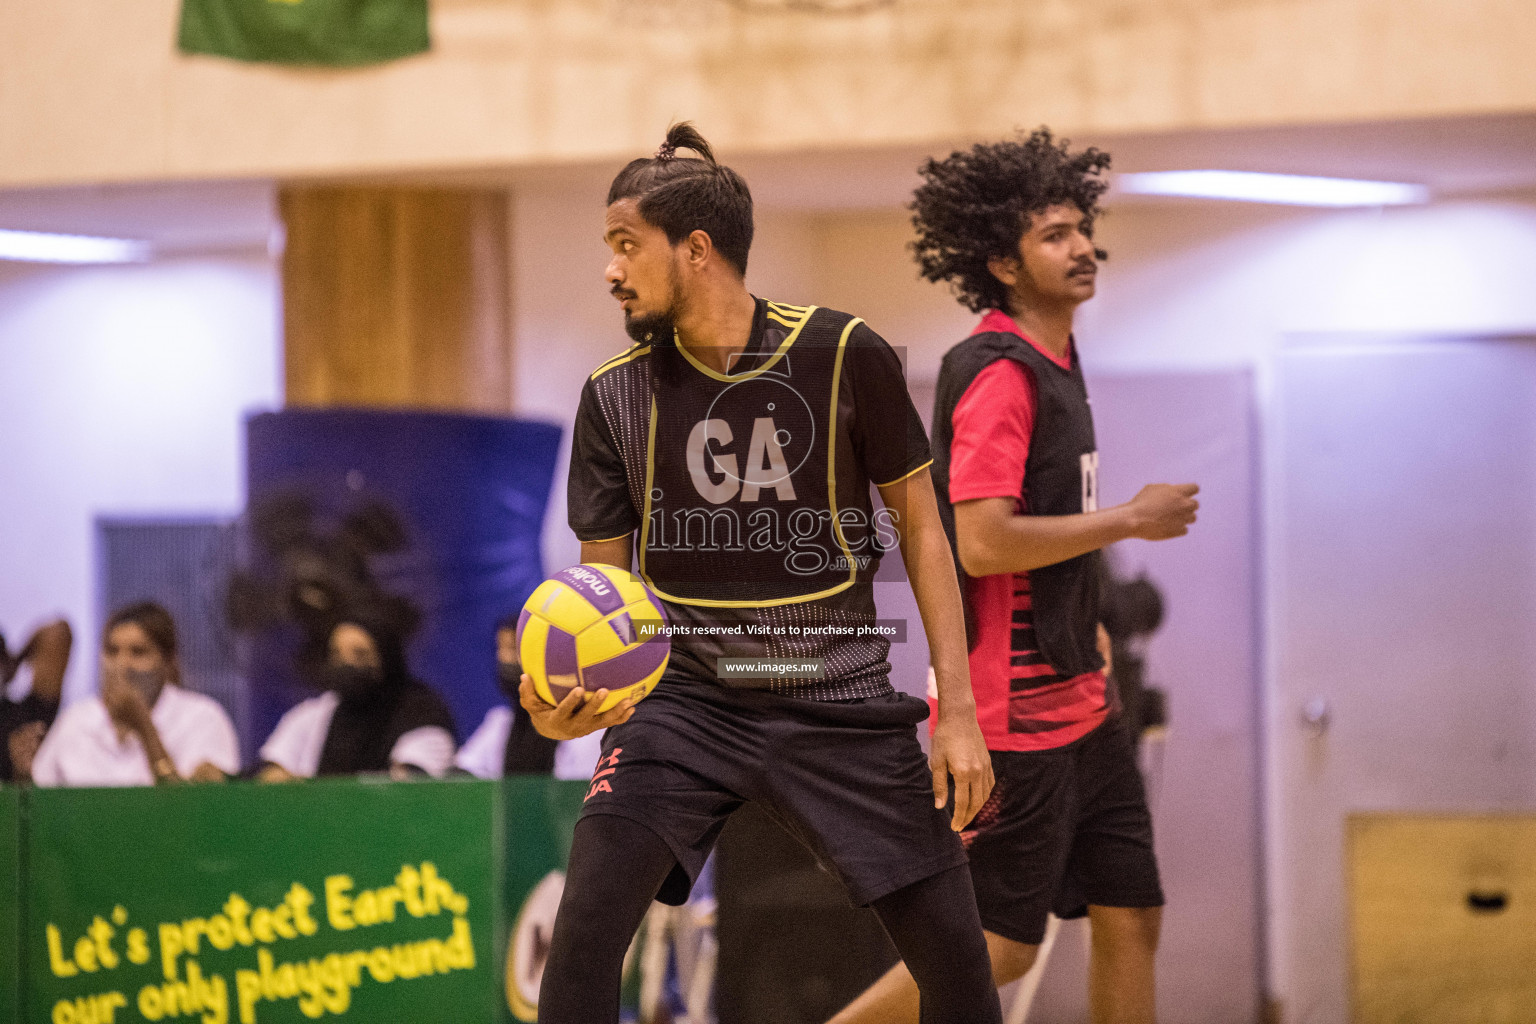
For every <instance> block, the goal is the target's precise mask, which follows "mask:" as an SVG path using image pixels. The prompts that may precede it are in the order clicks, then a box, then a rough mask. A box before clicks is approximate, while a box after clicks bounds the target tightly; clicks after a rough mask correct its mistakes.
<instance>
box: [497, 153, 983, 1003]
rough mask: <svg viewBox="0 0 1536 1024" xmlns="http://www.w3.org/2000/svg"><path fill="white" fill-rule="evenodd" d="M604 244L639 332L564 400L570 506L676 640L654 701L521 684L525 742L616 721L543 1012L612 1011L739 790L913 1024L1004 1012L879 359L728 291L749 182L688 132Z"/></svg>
mask: <svg viewBox="0 0 1536 1024" xmlns="http://www.w3.org/2000/svg"><path fill="white" fill-rule="evenodd" d="M678 150H690V151H692V152H693V153H694V154H696V156H695V157H686V158H685V157H679V156H678V155H677V151H678ZM604 237H605V240H606V241H607V243H608V245H609V247H610V249H611V250H612V252H613V257H612V259H611V261H610V262H609V264H608V270H607V280H608V283H609V286H610V289H611V290H612V292H613V294H614V296H615V298H617V299H618V300H619V302H620V304H621V306H622V308H623V312H624V322H625V329H626V330H627V332H628V333H629V334H630V336H631V337H632V338H633V339H634V340H635V344H634V345H633V346H632V347H631V348H630V349H628V350H627V351H625V352H624V353H622V354H620V355H618V356H615V357H614V358H613V359H610V360H608V361H607V362H605V363H604V364H602V365H601V366H599V367H598V368H597V370H596V372H594V373H593V374H592V376H591V377H590V378H589V380H588V381H587V384H586V386H585V387H584V388H583V391H582V396H581V405H580V408H579V410H578V412H577V418H576V425H575V432H574V439H573V447H572V456H571V475H570V482H569V507H570V522H571V526H572V529H573V530H574V531H575V533H576V535H577V537H578V538H579V539H580V540H581V542H582V544H581V556H582V561H583V562H585V563H600V564H604V565H612V566H617V567H618V568H620V569H628V568H630V567H631V565H634V564H636V561H637V562H638V564H637V569H638V572H639V575H640V576H641V577H642V578H643V579H644V580H645V582H646V584H647V585H649V586H650V587H651V588H652V590H654V591H655V593H656V594H657V595H659V597H660V598H661V599H662V601H663V602H664V603H665V608H666V613H667V616H668V619H669V622H670V628H671V629H672V631H673V632H672V651H671V658H670V661H669V663H668V665H667V667H666V670H665V673H664V674H663V675H662V677H661V680H660V682H659V683H658V684H657V686H656V688H655V690H654V691H653V692H652V693H651V695H650V696H649V697H647V698H646V699H645V700H644V701H643V702H641V703H638V704H636V703H633V701H632V700H627V701H624V702H621V703H620V704H619V705H617V706H616V707H614V708H612V709H610V710H608V711H606V712H603V711H600V706H601V704H602V702H603V700H604V699H606V697H607V693H606V691H604V690H599V691H598V692H597V693H595V694H586V693H583V692H582V691H581V690H580V689H576V690H573V691H571V692H570V693H569V694H567V695H566V696H565V697H564V699H563V700H562V701H561V703H560V704H559V705H558V706H552V705H550V704H547V703H545V702H544V701H543V700H541V699H540V698H539V697H538V695H537V693H536V692H535V687H534V685H533V681H532V680H531V679H530V678H529V677H527V676H525V677H524V679H523V684H522V690H521V699H522V702H523V706H524V707H526V708H527V709H528V711H529V713H530V714H531V715H532V716H533V719H534V723H535V726H536V727H537V728H538V729H539V731H540V732H542V733H543V734H544V735H546V736H550V737H553V738H556V739H568V738H572V737H575V736H578V735H582V734H585V733H587V732H591V731H593V730H595V729H598V728H603V727H610V728H609V729H608V733H607V735H606V736H605V738H604V744H603V757H602V760H601V761H600V762H599V765H598V775H599V776H601V780H602V781H603V782H606V783H607V785H606V786H598V785H596V784H594V785H593V787H592V788H591V790H590V791H589V793H588V796H587V800H586V804H585V806H584V807H583V812H582V817H581V819H580V821H579V822H578V823H577V826H576V831H575V837H574V840H573V844H572V849H571V857H570V866H569V870H568V873H567V880H566V886H565V893H564V896H563V898H562V900H561V904H560V912H559V916H558V918H557V920H556V924H555V930H554V936H553V940H552V946H551V949H550V955H549V963H548V967H547V968H546V970H545V973H544V978H543V984H542V988H541V992H540V998H539V1019H540V1021H543V1022H545V1024H603V1022H611V1021H617V1019H618V1011H619V977H620V971H621V968H622V963H623V958H624V953H625V950H626V949H627V948H628V946H629V943H630V940H631V939H632V938H633V936H634V934H635V930H636V928H637V927H638V926H639V924H640V921H641V919H642V917H643V916H644V914H645V912H646V910H647V908H648V907H649V905H650V903H651V900H652V899H653V898H656V899H660V900H662V901H663V902H668V903H680V902H682V900H683V899H684V898H686V896H687V893H688V890H689V887H690V886H691V885H692V882H693V880H694V879H695V878H696V877H697V875H698V872H699V870H700V869H701V868H702V866H703V864H704V860H705V858H706V857H707V856H708V854H709V851H710V849H711V847H712V846H713V844H714V841H715V839H716V837H717V836H718V835H719V833H720V829H721V828H722V826H723V825H724V823H725V820H726V818H727V817H729V815H730V814H731V813H732V812H733V811H734V810H736V808H738V807H740V806H741V805H742V804H743V803H744V802H746V801H748V800H751V801H754V802H757V803H758V804H760V805H761V806H762V807H763V808H764V809H765V810H766V811H767V812H768V813H769V814H771V815H772V816H773V817H774V818H775V819H776V820H778V821H779V823H780V824H781V825H783V826H784V827H785V828H786V829H787V830H788V831H789V832H790V833H791V834H793V835H794V836H796V837H797V838H798V839H800V840H801V841H802V842H804V843H805V844H806V845H807V846H808V847H809V848H810V849H811V850H812V851H813V852H814V853H815V854H816V855H817V857H818V859H819V860H820V862H821V863H822V864H823V865H824V866H825V867H826V868H827V869H828V870H829V871H831V872H832V873H833V875H834V876H836V877H837V878H838V879H839V880H840V881H841V882H842V883H843V884H844V886H845V887H846V888H847V889H848V892H849V895H850V897H851V898H852V899H853V900H854V901H855V902H856V903H859V904H867V905H869V906H872V907H873V908H874V910H875V911H876V913H877V914H879V916H880V919H881V921H882V922H883V924H884V925H885V927H886V929H887V931H888V932H889V933H890V935H891V938H892V940H893V941H894V942H895V945H896V947H897V949H898V950H899V951H900V952H901V955H902V957H903V959H904V960H905V961H906V963H907V965H908V967H909V968H910V970H911V973H912V975H913V977H914V978H916V979H917V984H918V988H919V990H920V992H921V1000H922V1020H923V1021H925V1022H940V1021H943V1022H955V1024H960V1022H965V1024H988V1022H1000V1021H1001V1011H1000V1009H999V1006H998V1001H997V996H996V993H995V991H994V990H993V986H992V979H991V973H990V971H989V970H988V966H987V958H986V945H985V942H984V940H983V936H982V931H981V924H980V919H979V917H978V914H977V911H976V904H975V897H974V894H973V891H972V887H971V881H970V876H969V873H968V870H967V868H966V859H965V852H964V849H963V848H962V846H961V844H960V841H959V837H958V835H957V834H956V833H957V831H958V830H959V829H960V828H962V827H964V825H965V824H966V823H967V822H968V821H969V820H970V819H971V817H972V816H973V815H974V814H975V812H976V810H977V809H978V808H979V807H980V806H981V805H982V804H983V803H984V802H985V801H986V799H987V796H988V794H989V793H990V791H991V788H992V774H991V768H990V765H989V762H988V758H987V753H986V747H985V743H984V741H983V739H982V736H981V733H980V730H979V728H978V726H977V723H976V712H975V704H974V701H973V699H972V696H971V692H970V680H969V674H968V668H967V662H966V649H965V632H964V623H963V617H962V611H961V605H960V593H959V588H958V585H957V583H956V576H955V571H954V565H953V561H952V557H951V554H950V550H949V544H948V541H947V539H946V537H945V534H944V530H943V527H942V525H941V523H940V521H939V518H938V509H937V504H936V502H935V498H934V493H933V487H932V484H931V482H930V481H929V477H928V468H927V467H928V464H929V462H931V458H930V456H929V454H928V445H927V438H926V437H925V435H924V432H923V428H922V424H921V422H920V421H919V419H918V417H917V414H916V412H915V410H914V409H913V408H912V403H911V400H910V399H909V398H908V396H907V391H906V385H905V381H904V379H903V376H902V371H901V365H900V361H899V360H898V358H897V356H896V354H895V353H894V352H893V351H892V350H891V348H890V347H889V346H888V345H886V343H885V342H884V341H883V340H881V339H880V338H879V336H878V335H876V334H875V333H874V332H873V331H871V330H870V329H869V328H868V327H867V326H865V325H864V324H863V322H862V321H861V320H859V319H857V318H856V317H851V316H848V315H847V314H843V313H837V312H834V311H831V310H825V309H819V308H817V307H812V306H793V305H786V304H782V303H774V302H767V301H764V300H762V299H757V298H754V297H753V296H752V295H751V294H750V293H749V292H748V291H747V288H746V284H745V281H744V276H745V272H746V264H747V253H748V250H749V248H750V245H751V240H752V199H751V195H750V193H749V191H748V189H747V186H746V183H745V182H744V181H743V180H742V179H741V177H740V176H739V175H737V174H736V173H735V172H734V171H732V170H731V169H730V168H727V167H724V166H722V165H720V164H719V163H717V162H716V161H715V159H714V156H713V154H712V153H711V151H710V148H709V145H708V143H706V142H705V141H704V139H703V138H702V137H700V136H699V134H698V133H697V132H696V131H695V130H694V129H693V127H692V126H691V125H687V124H681V125H675V126H674V127H673V128H671V129H670V130H669V131H668V133H667V139H666V142H665V144H663V146H662V147H661V149H660V150H658V152H657V154H656V156H655V157H654V158H650V159H640V160H635V161H633V162H631V163H630V164H629V165H628V166H626V167H625V168H624V169H623V170H622V171H621V172H620V173H619V175H618V177H617V178H615V180H614V182H613V185H612V186H611V188H610V190H609V196H608V209H607V216H606V224H605V236H604ZM871 483H873V484H874V485H875V486H876V487H877V488H878V489H879V492H880V497H881V502H882V504H883V506H884V507H883V508H881V509H880V510H878V512H877V511H876V510H874V509H873V508H872V504H873V503H872V502H871V500H870V494H869V492H870V485H871ZM898 544H899V545H900V547H901V551H902V557H903V560H904V562H905V564H906V567H907V572H908V575H909V578H910V580H911V585H912V589H913V592H914V594H915V596H916V599H917V603H918V606H919V609H920V611H921V613H922V620H923V626H924V628H925V630H926V632H927V635H928V639H929V645H930V649H931V658H932V663H933V666H934V671H935V676H936V679H937V686H938V693H939V697H938V713H937V726H936V728H935V730H934V735H933V745H932V754H931V757H930V758H929V763H927V764H925V763H924V758H923V755H922V751H921V748H920V747H919V745H918V742H917V737H916V732H915V729H914V726H915V725H916V723H917V722H918V721H920V720H921V719H922V718H924V717H926V714H927V707H926V705H925V704H924V703H923V702H922V701H919V700H917V699H915V698H912V697H908V696H905V695H903V694H900V693H898V692H897V691H895V690H894V689H893V688H892V687H891V685H890V682H889V680H888V679H887V675H888V673H889V670H890V665H889V663H888V662H887V661H886V655H887V653H888V651H889V640H888V639H887V638H886V636H884V635H882V633H881V631H880V629H879V628H878V624H877V622H876V620H875V607H874V588H873V578H874V573H875V569H876V567H877V566H878V564H879V559H880V556H881V554H882V553H883V552H885V551H888V550H889V549H890V548H891V547H893V546H896V545H898ZM636 555H637V556H638V559H636V558H634V557H632V556H636ZM951 780H953V796H952V798H951V797H950V795H949V790H950V784H951ZM949 801H952V802H951V806H950V807H949V809H948V812H947V813H946V812H945V811H944V810H941V808H943V806H944V805H945V803H946V802H949Z"/></svg>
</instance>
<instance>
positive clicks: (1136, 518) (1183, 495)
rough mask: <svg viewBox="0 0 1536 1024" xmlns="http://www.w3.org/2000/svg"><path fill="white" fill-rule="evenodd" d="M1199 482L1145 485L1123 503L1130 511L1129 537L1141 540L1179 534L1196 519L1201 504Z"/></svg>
mask: <svg viewBox="0 0 1536 1024" xmlns="http://www.w3.org/2000/svg"><path fill="white" fill-rule="evenodd" d="M1199 493H1200V487H1199V485H1198V484H1148V485H1147V486H1145V487H1143V488H1142V489H1141V490H1140V491H1139V492H1138V493H1137V495H1136V497H1134V498H1132V499H1131V500H1130V502H1129V503H1127V505H1126V509H1127V510H1128V511H1129V512H1130V514H1131V536H1132V537H1140V538H1141V539H1142V540H1168V539H1170V538H1172V537H1182V536H1184V535H1185V534H1186V533H1188V532H1189V528H1190V525H1191V524H1193V523H1194V521H1195V513H1196V512H1197V511H1199V509H1200V503H1199V502H1198V501H1196V500H1195V495H1197V494H1199Z"/></svg>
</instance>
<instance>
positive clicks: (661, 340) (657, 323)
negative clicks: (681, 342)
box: [624, 312, 677, 348]
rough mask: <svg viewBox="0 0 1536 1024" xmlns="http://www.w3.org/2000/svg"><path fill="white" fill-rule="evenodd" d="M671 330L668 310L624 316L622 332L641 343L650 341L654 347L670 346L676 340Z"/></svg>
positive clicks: (670, 317) (670, 318) (670, 316)
mask: <svg viewBox="0 0 1536 1024" xmlns="http://www.w3.org/2000/svg"><path fill="white" fill-rule="evenodd" d="M673 332H674V328H673V324H672V314H671V313H670V312H666V313H642V314H640V315H639V316H628V315H626V316H625V317H624V333H625V334H628V335H629V336H630V338H631V339H632V340H634V341H638V342H640V343H641V344H645V343H646V342H650V343H651V345H652V346H654V347H656V348H670V347H671V346H672V345H673V344H675V343H676V340H677V339H676V335H675V334H674V333H673Z"/></svg>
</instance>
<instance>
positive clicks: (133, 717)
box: [32, 602, 240, 786]
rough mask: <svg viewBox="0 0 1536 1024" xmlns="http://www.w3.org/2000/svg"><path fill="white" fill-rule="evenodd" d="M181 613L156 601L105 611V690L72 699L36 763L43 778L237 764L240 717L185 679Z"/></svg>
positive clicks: (103, 779)
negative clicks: (179, 656) (179, 645)
mask: <svg viewBox="0 0 1536 1024" xmlns="http://www.w3.org/2000/svg"><path fill="white" fill-rule="evenodd" d="M180 683H181V667H180V665H179V664H178V662H177V660H176V623H175V622H174V621H172V619H171V616H170V613H169V612H167V611H166V610H165V609H164V608H162V607H160V606H159V605H158V604H153V603H151V602H143V603H140V604H132V605H129V606H128V607H126V608H123V609H121V610H120V611H118V612H116V613H115V614H114V615H113V616H112V617H111V618H110V619H108V620H107V627H106V629H105V630H103V631H102V640H101V695H100V696H97V697H91V698H88V699H86V700H82V701H77V702H76V703H74V704H71V705H70V706H69V707H67V708H65V709H64V710H63V711H62V712H61V713H60V714H59V717H58V720H57V721H56V722H54V724H53V728H52V729H50V730H48V735H47V736H46V737H45V738H44V740H43V742H42V746H41V747H39V748H38V751H37V757H36V759H35V760H34V761H33V763H32V779H33V781H34V782H36V783H37V784H38V785H39V786H147V785H150V784H151V783H156V782H177V781H181V780H185V779H190V780H192V781H194V782H207V781H215V780H219V779H223V778H224V777H225V776H226V775H233V774H235V773H236V772H238V771H239V770H240V744H239V742H238V741H237V740H236V739H235V727H234V726H233V725H231V724H230V721H229V716H228V715H226V714H225V713H224V709H223V708H222V707H220V706H219V703H218V701H216V700H214V699H213V698H211V697H206V696H204V695H203V694H200V693H193V692H192V691H190V690H186V689H183V688H182V687H181V685H180Z"/></svg>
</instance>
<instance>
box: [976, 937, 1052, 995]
mask: <svg viewBox="0 0 1536 1024" xmlns="http://www.w3.org/2000/svg"><path fill="white" fill-rule="evenodd" d="M1039 952H1040V947H1039V946H1031V945H1029V944H1027V943H1023V942H1015V941H1013V940H1012V939H1005V938H1003V937H1002V936H1001V935H996V934H994V933H992V932H988V933H987V953H988V954H989V955H990V956H991V958H992V980H993V981H994V982H996V983H997V984H998V985H999V986H1002V985H1007V984H1009V983H1011V982H1015V981H1018V980H1019V979H1020V978H1022V977H1024V975H1026V974H1028V973H1029V969H1030V968H1031V967H1033V966H1034V965H1035V957H1036V956H1037V955H1038V954H1039Z"/></svg>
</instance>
